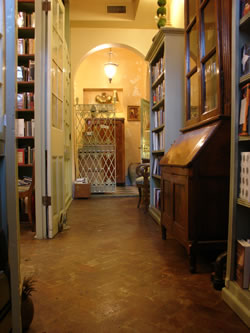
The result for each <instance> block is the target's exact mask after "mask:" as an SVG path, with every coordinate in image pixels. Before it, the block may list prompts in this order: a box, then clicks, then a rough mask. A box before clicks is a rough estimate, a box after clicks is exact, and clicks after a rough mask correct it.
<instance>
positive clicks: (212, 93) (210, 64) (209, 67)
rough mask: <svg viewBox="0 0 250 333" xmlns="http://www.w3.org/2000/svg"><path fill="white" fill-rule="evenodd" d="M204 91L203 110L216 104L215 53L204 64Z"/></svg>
mask: <svg viewBox="0 0 250 333" xmlns="http://www.w3.org/2000/svg"><path fill="white" fill-rule="evenodd" d="M204 77H205V93H204V108H203V112H207V111H209V110H213V109H215V108H216V106H217V68H216V54H214V55H213V56H212V58H210V59H209V60H208V61H207V62H206V64H205V66H204Z"/></svg>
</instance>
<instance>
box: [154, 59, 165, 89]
mask: <svg viewBox="0 0 250 333" xmlns="http://www.w3.org/2000/svg"><path fill="white" fill-rule="evenodd" d="M163 71H164V60H163V58H160V59H159V60H158V62H157V63H156V64H155V65H153V66H152V82H153V83H154V82H155V81H156V80H157V78H158V77H159V76H160V75H161V74H162V73H163Z"/></svg>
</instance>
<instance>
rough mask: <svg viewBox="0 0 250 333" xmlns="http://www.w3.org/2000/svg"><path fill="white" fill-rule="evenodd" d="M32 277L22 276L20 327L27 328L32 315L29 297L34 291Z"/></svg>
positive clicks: (32, 309) (32, 307) (32, 306)
mask: <svg viewBox="0 0 250 333" xmlns="http://www.w3.org/2000/svg"><path fill="white" fill-rule="evenodd" d="M35 282H36V281H35V280H33V278H32V277H24V279H23V286H22V303H21V317H22V328H23V330H27V329H28V328H29V327H30V324H31V322H32V320H33V317H34V304H33V301H32V298H31V294H32V292H33V291H35V288H34V283H35Z"/></svg>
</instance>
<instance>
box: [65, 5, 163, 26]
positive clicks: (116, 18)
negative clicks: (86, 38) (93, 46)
mask: <svg viewBox="0 0 250 333" xmlns="http://www.w3.org/2000/svg"><path fill="white" fill-rule="evenodd" d="M69 4H70V23H71V27H86V28H87V27H89V28H117V29H120V28H124V29H157V26H156V21H155V16H156V11H157V8H158V5H157V0H87V1H86V0H69ZM107 6H126V13H122V14H120V13H118V14H117V13H111V14H108V13H107Z"/></svg>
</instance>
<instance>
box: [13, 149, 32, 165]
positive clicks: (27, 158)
mask: <svg viewBox="0 0 250 333" xmlns="http://www.w3.org/2000/svg"><path fill="white" fill-rule="evenodd" d="M34 160H35V148H33V147H31V146H27V147H22V148H17V163H18V165H25V164H33V162H34Z"/></svg>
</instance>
